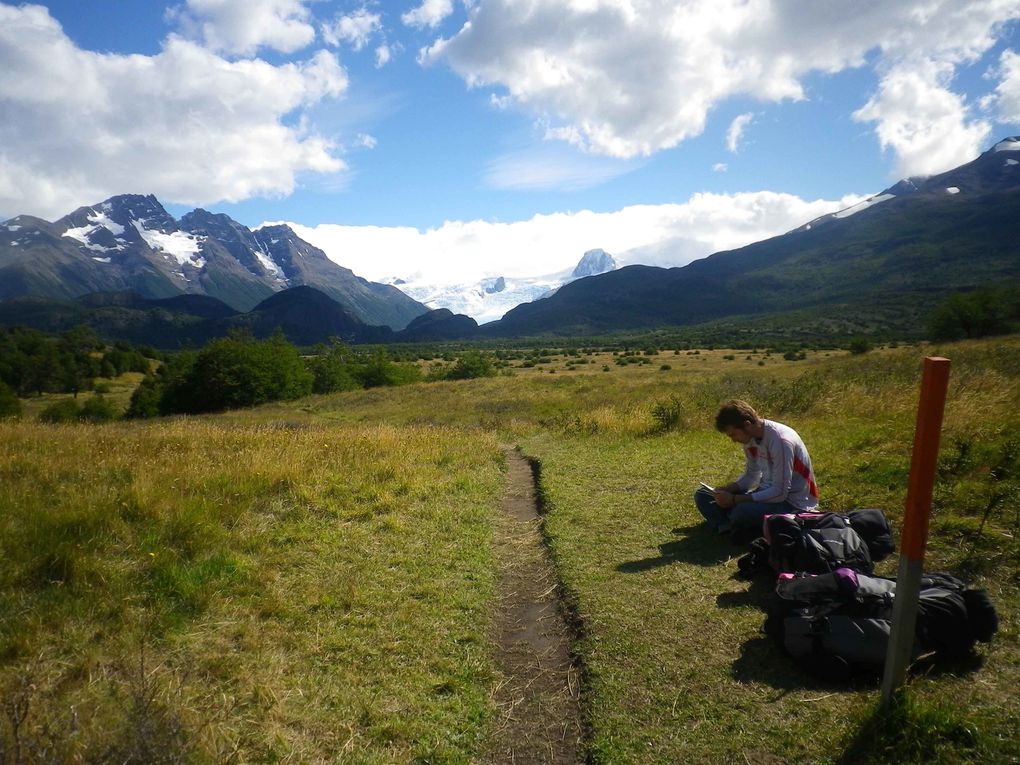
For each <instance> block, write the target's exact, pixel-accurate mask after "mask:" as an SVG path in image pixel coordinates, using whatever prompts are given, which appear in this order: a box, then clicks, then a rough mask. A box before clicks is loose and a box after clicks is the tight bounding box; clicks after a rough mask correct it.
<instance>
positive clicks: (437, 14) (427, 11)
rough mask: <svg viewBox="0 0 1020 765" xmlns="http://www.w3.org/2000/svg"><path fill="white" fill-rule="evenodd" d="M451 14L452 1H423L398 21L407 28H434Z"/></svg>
mask: <svg viewBox="0 0 1020 765" xmlns="http://www.w3.org/2000/svg"><path fill="white" fill-rule="evenodd" d="M451 13H453V0H424V2H422V4H421V5H419V6H418V7H417V8H414V9H413V10H410V11H408V12H407V13H405V14H404V15H403V16H401V17H400V20H401V21H403V22H404V24H405V25H407V26H409V27H430V28H435V27H437V26H439V25H440V24H442V23H443V20H444V19H445V18H446V17H447V16H449V15H450V14H451Z"/></svg>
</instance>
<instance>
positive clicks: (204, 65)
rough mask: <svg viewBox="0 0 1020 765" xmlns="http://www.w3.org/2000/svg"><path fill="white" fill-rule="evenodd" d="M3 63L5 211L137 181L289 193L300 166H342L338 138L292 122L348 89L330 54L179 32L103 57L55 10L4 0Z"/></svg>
mask: <svg viewBox="0 0 1020 765" xmlns="http://www.w3.org/2000/svg"><path fill="white" fill-rule="evenodd" d="M0 71H3V72H4V76H3V77H0V113H3V114H4V115H6V116H5V118H4V119H3V120H0V147H2V148H0V216H3V215H14V214H18V213H32V214H35V215H40V216H42V217H53V216H56V215H61V214H64V213H66V212H68V211H69V210H72V209H74V208H75V207H77V206H79V205H82V204H88V203H93V202H97V201H99V200H101V199H103V198H105V197H107V196H110V195H112V194H120V193H126V192H131V191H137V192H143V193H155V194H157V195H158V196H159V197H160V198H162V199H164V200H165V201H168V202H179V203H183V204H210V203H213V202H217V201H238V200H241V199H245V198H248V197H251V196H254V195H283V194H287V193H290V192H291V191H292V190H293V189H294V187H295V182H296V181H295V176H296V174H297V173H301V172H312V173H327V174H328V173H337V172H339V171H341V170H343V169H344V164H343V162H342V161H341V160H340V159H338V158H337V157H336V156H335V149H334V147H333V145H332V143H331V141H329V140H327V139H326V138H323V137H321V136H317V135H315V134H313V133H310V132H308V131H307V129H305V128H303V127H301V126H300V123H301V120H300V119H298V120H297V122H298V126H297V127H293V126H290V125H289V124H285V122H284V119H285V118H288V119H289V118H291V117H293V116H295V115H298V116H300V114H301V112H302V110H303V109H305V108H307V107H310V106H313V105H315V104H317V103H319V102H320V101H322V100H323V99H326V98H333V97H337V96H339V95H341V94H342V93H343V92H344V91H345V90H346V88H347V74H346V72H345V71H344V69H343V68H342V67H341V66H340V64H339V63H338V62H337V60H336V58H335V57H334V56H332V55H331V54H329V53H327V52H326V51H320V52H319V53H317V54H315V55H314V56H312V57H311V58H310V59H308V60H307V61H304V62H299V63H289V64H283V65H280V66H273V65H271V64H268V63H266V62H264V61H260V60H243V61H228V60H225V59H223V58H221V57H219V56H218V55H216V54H215V53H213V52H211V51H209V50H207V49H205V48H202V47H200V46H198V45H196V44H194V43H192V42H189V41H187V40H184V39H182V38H180V37H175V36H171V37H170V38H168V39H167V40H166V42H165V43H164V45H163V49H162V51H161V52H160V53H159V54H158V55H155V56H140V55H133V56H122V55H112V54H98V53H93V52H90V51H85V50H82V49H80V48H78V47H76V46H75V44H74V43H73V42H72V41H71V40H70V39H68V38H67V36H66V35H64V33H63V31H62V29H61V27H60V25H59V24H58V23H57V22H56V21H55V20H54V19H53V18H52V17H51V16H50V15H49V12H48V11H47V10H46V9H45V8H43V7H41V6H22V7H13V6H9V5H3V4H0ZM11 115H17V119H12V118H10V116H11Z"/></svg>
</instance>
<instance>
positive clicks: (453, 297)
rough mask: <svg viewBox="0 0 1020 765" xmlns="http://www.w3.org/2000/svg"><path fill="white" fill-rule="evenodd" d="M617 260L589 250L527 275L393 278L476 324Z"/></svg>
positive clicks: (413, 294) (422, 297) (419, 297)
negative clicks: (456, 280) (442, 280)
mask: <svg viewBox="0 0 1020 765" xmlns="http://www.w3.org/2000/svg"><path fill="white" fill-rule="evenodd" d="M615 268H616V261H615V260H614V259H613V257H612V256H611V255H610V254H609V253H607V252H606V251H605V250H602V249H594V250H588V251H587V252H586V253H584V255H583V256H582V257H581V259H580V260H579V261H578V263H577V265H576V266H575V267H574V268H573V269H569V270H566V271H559V272H556V273H553V274H545V275H536V276H528V277H509V276H490V277H486V278H484V279H481V280H480V281H477V282H472V283H470V284H442V285H437V284H429V283H427V282H423V281H421V280H419V279H414V278H413V277H408V278H406V279H392V280H390V283H391V284H398V285H399V286H400V289H401V290H402V291H403V292H405V293H407V294H408V295H410V296H411V297H412V298H414V299H415V300H417V301H419V302H421V303H424V304H425V305H427V306H428V307H429V308H447V309H449V310H450V311H452V312H453V313H455V314H466V315H467V316H470V317H471V318H473V319H475V320H476V321H477V322H478V323H479V324H484V323H485V322H489V321H495V320H496V319H499V318H500V317H502V316H503V314H505V313H506V312H507V311H509V310H510V309H511V308H516V307H517V306H518V305H520V304H521V303H530V302H533V301H535V300H541V299H542V298H546V297H549V296H550V295H552V294H553V293H554V292H556V290H558V289H559V288H560V287H562V286H563V285H564V284H568V283H570V282H572V281H576V280H577V279H581V278H584V277H586V276H596V275H598V274H604V273H606V272H608V271H612V270H614V269H615Z"/></svg>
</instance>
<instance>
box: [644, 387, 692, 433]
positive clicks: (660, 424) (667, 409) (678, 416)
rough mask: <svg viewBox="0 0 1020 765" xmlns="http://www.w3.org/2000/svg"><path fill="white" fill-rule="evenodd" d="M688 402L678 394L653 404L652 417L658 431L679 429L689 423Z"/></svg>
mask: <svg viewBox="0 0 1020 765" xmlns="http://www.w3.org/2000/svg"><path fill="white" fill-rule="evenodd" d="M687 409H688V407H687V404H686V402H685V401H684V400H683V399H682V398H680V397H679V396H677V395H676V394H674V395H671V396H670V397H669V398H667V399H665V400H664V401H659V402H657V403H656V404H655V405H654V406H652V419H653V420H655V424H656V427H655V429H656V430H658V431H669V430H677V429H678V428H680V427H682V426H684V425H686V424H687Z"/></svg>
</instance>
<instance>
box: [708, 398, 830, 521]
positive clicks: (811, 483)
mask: <svg viewBox="0 0 1020 765" xmlns="http://www.w3.org/2000/svg"><path fill="white" fill-rule="evenodd" d="M715 428H716V430H718V431H719V432H720V433H722V434H724V435H726V436H728V437H729V438H730V439H732V440H733V441H735V442H737V443H738V444H740V445H741V446H742V447H743V449H744V457H745V460H746V464H745V467H744V473H743V475H741V476H740V477H739V478H737V479H736V480H735V481H733V482H732V483H729V484H727V485H726V486H723V487H721V488H716V489H715V490H714V491H710V490H709V489H707V488H704V487H703V488H700V489H698V491H696V492H695V493H694V503H695V505H697V507H698V511H699V512H700V513H701V514H702V515H703V516H704V517H705V520H706V521H707V522H708V525H709V526H711V527H712V528H714V529H716V530H717V531H718V532H719V533H720V534H724V533H728V532H731V531H732V532H737V533H738V534H740V535H741V536H747V535H751V534H753V535H755V536H757V535H759V534H760V533H761V526H762V518H763V517H764V516H766V515H775V514H779V513H801V512H806V511H809V510H814V509H815V508H817V507H818V487H817V485H816V484H815V476H814V472H813V471H812V470H811V457H809V456H808V452H807V448H806V447H805V446H804V442H803V441H801V440H800V436H799V435H797V431H795V430H794V429H793V428H790V427H787V426H786V425H783V424H781V423H778V422H773V421H772V420H766V419H763V418H762V417H760V416H758V413H757V412H756V411H754V409H753V408H752V407H751V405H750V404H748V403H747V402H746V401H739V400H732V401H727V402H726V403H724V404H723V405H722V406H721V407H720V409H719V413H718V414H717V415H716V417H715Z"/></svg>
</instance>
